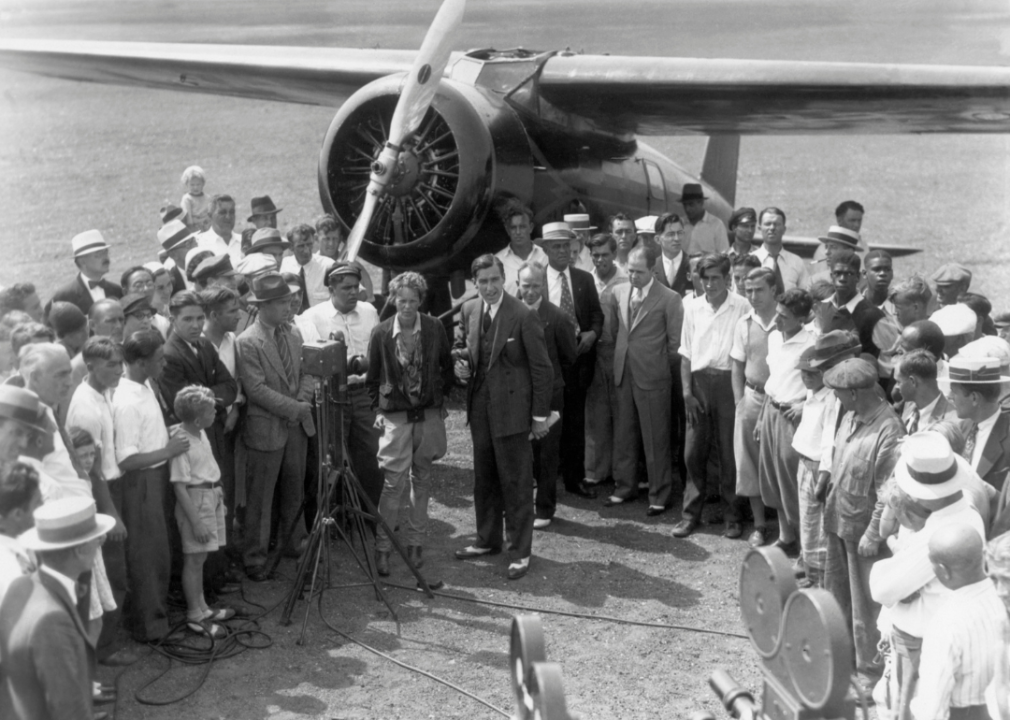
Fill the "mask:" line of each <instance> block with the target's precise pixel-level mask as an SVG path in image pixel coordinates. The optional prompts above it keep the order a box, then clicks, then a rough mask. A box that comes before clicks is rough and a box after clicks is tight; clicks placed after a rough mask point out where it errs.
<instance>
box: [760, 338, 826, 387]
mask: <svg viewBox="0 0 1010 720" xmlns="http://www.w3.org/2000/svg"><path fill="white" fill-rule="evenodd" d="M813 344H814V336H813V335H811V334H810V332H809V331H808V330H807V329H806V328H800V330H799V332H797V333H796V334H795V335H793V336H792V337H791V338H789V339H788V340H786V339H785V338H784V337H783V336H782V333H781V332H779V331H778V330H773V331H772V332H771V333H770V334H769V335H768V380H767V381H765V392H766V393H767V394H768V397H770V398H771V399H772V400H774V401H775V402H778V403H795V402H798V401H800V400H803V399H804V398H805V397H806V394H807V388H806V386H805V385H804V384H803V378H802V376H801V375H800V368H799V361H800V355H802V354H803V351H804V350H806V349H807V348H808V347H810V346H811V345H813Z"/></svg>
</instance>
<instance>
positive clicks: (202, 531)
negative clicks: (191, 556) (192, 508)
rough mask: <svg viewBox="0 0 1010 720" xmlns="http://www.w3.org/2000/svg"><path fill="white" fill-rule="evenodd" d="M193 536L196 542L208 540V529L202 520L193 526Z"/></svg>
mask: <svg viewBox="0 0 1010 720" xmlns="http://www.w3.org/2000/svg"><path fill="white" fill-rule="evenodd" d="M193 537H195V538H196V541H197V542H198V543H205V542H207V541H208V540H210V530H208V529H207V526H206V525H204V523H203V521H202V520H201V521H200V522H198V523H196V524H195V525H194V526H193Z"/></svg>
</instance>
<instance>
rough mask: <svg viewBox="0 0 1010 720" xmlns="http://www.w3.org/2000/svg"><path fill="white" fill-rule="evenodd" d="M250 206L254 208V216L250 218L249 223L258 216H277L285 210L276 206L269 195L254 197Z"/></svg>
mask: <svg viewBox="0 0 1010 720" xmlns="http://www.w3.org/2000/svg"><path fill="white" fill-rule="evenodd" d="M250 205H251V206H252V215H250V216H249V217H248V221H249V222H252V221H253V218H254V217H256V216H257V215H276V214H277V213H279V212H280V211H281V210H283V209H284V208H279V207H276V206H275V205H274V201H273V200H271V199H270V196H269V195H264V196H263V197H254V198H253V199H252V202H251V203H250Z"/></svg>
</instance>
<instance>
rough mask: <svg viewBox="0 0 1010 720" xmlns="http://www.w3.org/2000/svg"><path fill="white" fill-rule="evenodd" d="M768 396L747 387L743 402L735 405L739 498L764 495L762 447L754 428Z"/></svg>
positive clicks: (737, 492)
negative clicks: (760, 481) (760, 461)
mask: <svg viewBox="0 0 1010 720" xmlns="http://www.w3.org/2000/svg"><path fill="white" fill-rule="evenodd" d="M765 398H766V396H765V395H764V393H759V392H755V391H754V390H753V389H751V388H749V387H746V388H744V391H743V397H742V398H740V404H738V405H737V406H736V419H735V421H734V423H733V457H734V459H735V460H736V494H737V495H739V496H740V497H758V496H760V495H761V487H760V486H759V485H758V454H759V452H760V447H759V445H758V442H757V440H755V439H754V429H755V428H756V427H757V421H758V417H759V416H760V415H761V408H763V407H764V404H765Z"/></svg>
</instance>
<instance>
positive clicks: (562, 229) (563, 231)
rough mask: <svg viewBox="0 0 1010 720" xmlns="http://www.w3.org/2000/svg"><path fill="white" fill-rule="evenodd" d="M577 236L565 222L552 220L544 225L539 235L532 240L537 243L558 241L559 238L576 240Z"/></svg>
mask: <svg viewBox="0 0 1010 720" xmlns="http://www.w3.org/2000/svg"><path fill="white" fill-rule="evenodd" d="M577 239H578V236H577V235H576V234H575V233H574V232H572V228H571V226H570V225H569V224H568V223H566V222H552V223H547V224H546V225H544V229H543V232H542V233H541V237H539V238H537V239H536V240H534V241H533V242H535V243H536V244H537V245H543V244H544V243H549V242H558V241H561V240H577Z"/></svg>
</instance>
